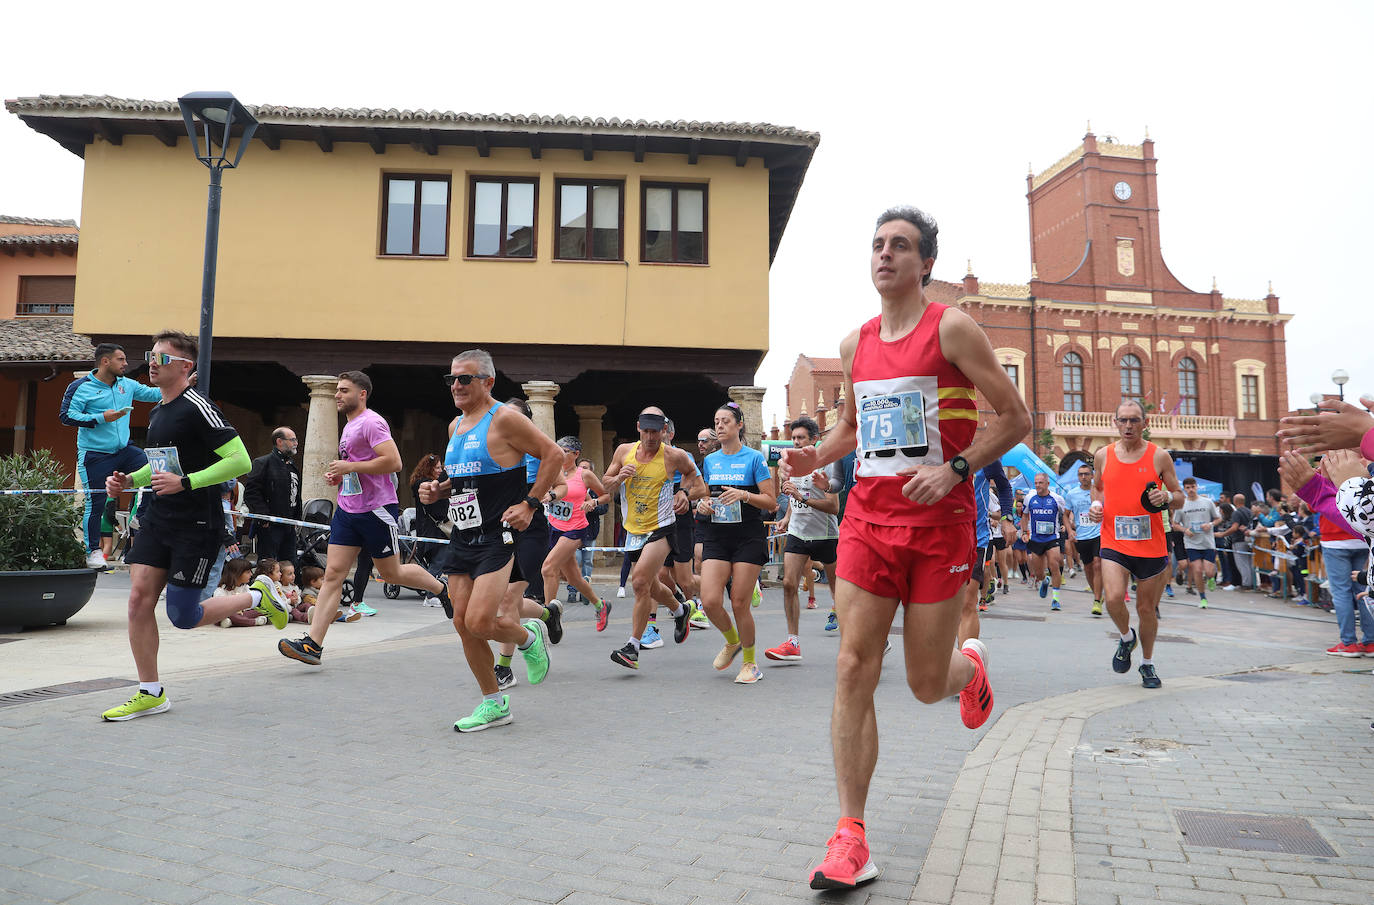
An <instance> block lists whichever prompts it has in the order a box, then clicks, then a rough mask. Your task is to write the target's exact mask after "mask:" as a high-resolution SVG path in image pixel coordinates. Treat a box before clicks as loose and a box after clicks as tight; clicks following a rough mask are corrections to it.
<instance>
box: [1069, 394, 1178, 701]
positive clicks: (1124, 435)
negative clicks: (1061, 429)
mask: <svg viewBox="0 0 1374 905" xmlns="http://www.w3.org/2000/svg"><path fill="white" fill-rule="evenodd" d="M1148 426H1149V424H1148V421H1147V420H1146V417H1145V407H1144V406H1142V405H1141V404H1140V403H1139V402H1136V401H1135V400H1134V399H1123V400H1122V401H1121V404H1120V405H1118V406H1117V407H1116V427H1117V431H1118V432H1119V434H1120V439H1119V440H1117V441H1116V442H1115V443H1109V444H1108V445H1106V446H1104V447H1102V448H1101V449H1099V450H1098V451H1097V455H1096V456H1095V458H1094V462H1093V466H1094V467H1093V471H1094V472H1095V473H1096V475H1097V477H1096V479H1095V480H1094V482H1093V504H1092V508H1091V509H1090V510H1089V511H1088V518H1089V519H1090V520H1091V521H1092V522H1094V523H1100V524H1101V525H1102V541H1101V550H1100V552H1099V554H1098V555H1099V556H1101V558H1102V584H1103V596H1104V597H1105V598H1106V602H1107V615H1108V616H1111V617H1112V622H1114V623H1116V630H1117V631H1118V632H1120V633H1121V638H1120V640H1119V641H1118V642H1117V645H1116V653H1115V654H1114V655H1113V656H1112V669H1114V670H1115V671H1117V672H1119V673H1124V672H1128V671H1129V670H1130V668H1131V652H1132V651H1134V650H1135V648H1136V644H1137V643H1139V645H1140V652H1141V653H1142V654H1144V657H1143V658H1142V659H1141V661H1140V684H1141V685H1143V686H1144V687H1146V688H1159V687H1160V686H1161V685H1162V684H1163V682H1162V681H1161V680H1160V678H1159V674H1158V673H1156V672H1155V665H1154V659H1153V656H1154V649H1155V635H1156V634H1157V633H1158V632H1159V598H1160V597H1161V596H1162V595H1163V594H1164V585H1165V583H1166V582H1167V581H1168V580H1169V546H1168V538H1167V537H1166V536H1165V532H1164V518H1163V516H1162V515H1161V514H1160V513H1162V512H1163V511H1164V510H1165V509H1178V508H1179V507H1180V506H1182V505H1183V488H1182V487H1180V486H1179V484H1178V476H1177V475H1176V474H1175V473H1174V460H1173V459H1171V458H1170V457H1169V453H1168V451H1167V450H1164V449H1161V448H1160V447H1158V446H1156V445H1155V444H1153V443H1151V442H1149V441H1148V440H1146V439H1145V437H1144V433H1145V428H1146V427H1148ZM1132 578H1134V579H1135V581H1136V604H1135V610H1136V614H1137V619H1138V621H1137V623H1136V625H1137V628H1136V629H1132V628H1131V614H1130V612H1129V611H1128V610H1127V609H1126V588H1127V586H1128V585H1129V584H1130V580H1131V579H1132Z"/></svg>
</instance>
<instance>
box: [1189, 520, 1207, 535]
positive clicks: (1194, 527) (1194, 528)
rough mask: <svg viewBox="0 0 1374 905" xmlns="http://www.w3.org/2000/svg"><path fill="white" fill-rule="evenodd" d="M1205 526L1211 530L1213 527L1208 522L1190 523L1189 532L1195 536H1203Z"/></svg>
mask: <svg viewBox="0 0 1374 905" xmlns="http://www.w3.org/2000/svg"><path fill="white" fill-rule="evenodd" d="M1204 526H1205V527H1208V528H1210V527H1211V524H1210V523H1208V522H1201V521H1198V522H1189V523H1188V530H1189V531H1191V532H1193V533H1194V534H1201V533H1202V531H1203V528H1204Z"/></svg>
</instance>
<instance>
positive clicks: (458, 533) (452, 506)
mask: <svg viewBox="0 0 1374 905" xmlns="http://www.w3.org/2000/svg"><path fill="white" fill-rule="evenodd" d="M501 405H502V403H500V402H498V403H496V404H495V405H493V406H492V407H491V409H490V410H489V411H488V412H487V413H486V414H485V415H483V416H482V419H481V420H480V421H478V422H477V423H476V424H474V425H473V426H472V427H471V428H470V429H468V430H467V431H463V416H461V415H460V416H459V417H458V423H457V424H455V425H454V426H453V436H452V437H450V438H449V441H448V448H447V449H445V450H444V473H445V474H447V475H448V477H449V481H450V484H451V487H452V491H451V494H450V496H449V500H448V502H449V517H450V518H452V519H453V522H454V530H453V534H452V535H451V536H452V538H453V539H454V540H460V541H461V542H464V543H476V542H479V541H481V540H484V539H486V538H487V537H494V536H499V533H500V531H501V516H502V514H503V513H505V511H506V510H507V509H509V508H510V507H511V506H514V505H515V504H516V503H518V502H520V501H521V500H523V499H524V498H525V489H526V484H525V476H524V473H523V470H522V468H521V465H520V464H517V465H512V466H510V467H508V468H506V467H502V466H501V465H498V464H497V463H496V461H495V460H494V459H492V457H491V453H490V451H489V450H488V448H487V431H488V430H489V429H490V428H491V416H492V414H493V413H494V412H495V411H496V410H497V409H498V408H500V407H501ZM522 464H523V463H522Z"/></svg>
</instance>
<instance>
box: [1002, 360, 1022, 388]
mask: <svg viewBox="0 0 1374 905" xmlns="http://www.w3.org/2000/svg"><path fill="white" fill-rule="evenodd" d="M1002 370H1003V371H1006V372H1007V376H1008V377H1010V378H1011V383H1012V386H1014V387H1016V388H1017V389H1020V388H1021V368H1020V367H1019V366H1017V365H1002Z"/></svg>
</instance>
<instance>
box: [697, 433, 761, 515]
mask: <svg viewBox="0 0 1374 905" xmlns="http://www.w3.org/2000/svg"><path fill="white" fill-rule="evenodd" d="M701 470H702V475H703V477H704V479H705V481H706V484H707V486H708V487H710V489H711V496H713V497H718V496H720V494H721V492H722V491H724V490H725V488H727V487H736V488H738V489H740V490H744V491H748V492H749V493H758V492H759V488H760V487H761V486H762V485H763V484H764V482H766V481H767V480H768V479H769V478H770V477H772V473H771V472H770V471H769V470H768V462H767V460H766V459H764V457H763V453H761V452H759V451H758V450H757V449H753V448H752V447H749V446H741V447H740V448H739V451H738V452H736V453H735V454H734V455H730V454H728V453H726V452H725V450H723V449H718V450H716V451H715V452H713V453H711V454H710V455H709V456H707V457H706V459H705V461H703V462H702V465H701ZM707 524H709V525H710V527H711V529H712V530H714V531H718V532H719V531H732V530H742V529H746V528H747V529H748V530H750V531H759V532H762V531H763V530H764V528H763V512H761V511H760V510H758V509H755V508H754V507H753V506H750V505H747V504H746V503H744V502H738V503H732V504H730V505H729V506H725V507H717V510H716V513H715V515H713V516H712V517H711V520H710V522H709V523H707Z"/></svg>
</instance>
